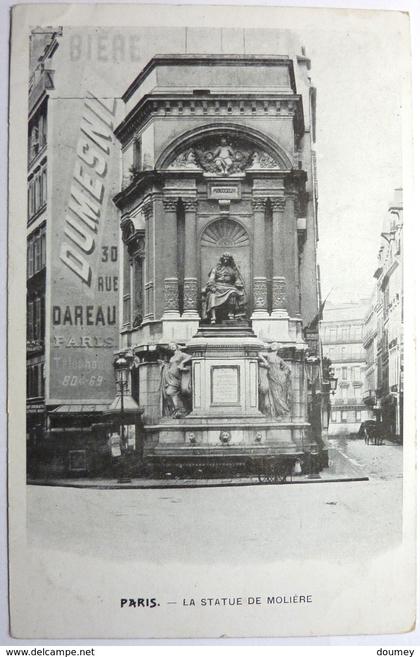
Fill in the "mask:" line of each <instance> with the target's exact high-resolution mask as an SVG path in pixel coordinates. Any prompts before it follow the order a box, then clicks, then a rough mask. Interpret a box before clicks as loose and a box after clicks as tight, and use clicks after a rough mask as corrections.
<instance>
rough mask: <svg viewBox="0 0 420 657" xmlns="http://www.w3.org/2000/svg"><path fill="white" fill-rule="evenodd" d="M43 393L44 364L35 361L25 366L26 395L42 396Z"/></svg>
mask: <svg viewBox="0 0 420 657" xmlns="http://www.w3.org/2000/svg"><path fill="white" fill-rule="evenodd" d="M44 394H45V379H44V365H43V363H37V364H36V365H29V366H28V367H27V368H26V396H27V397H28V398H31V397H43V396H44Z"/></svg>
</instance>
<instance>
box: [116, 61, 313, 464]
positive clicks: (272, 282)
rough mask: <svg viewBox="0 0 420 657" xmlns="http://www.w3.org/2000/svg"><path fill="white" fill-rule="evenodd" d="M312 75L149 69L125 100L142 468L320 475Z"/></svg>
mask: <svg viewBox="0 0 420 657" xmlns="http://www.w3.org/2000/svg"><path fill="white" fill-rule="evenodd" d="M309 65H310V62H309V60H308V59H307V58H306V57H304V56H303V55H300V56H296V55H295V54H294V55H290V56H278V57H276V56H246V55H233V56H232V55H205V56H197V55H195V56H190V55H181V56H179V55H169V56H157V57H154V58H152V59H151V60H150V61H149V63H148V64H147V66H146V67H145V68H144V69H143V70H142V71H141V72H140V74H139V75H138V76H137V78H136V79H135V80H134V81H133V83H132V84H131V85H130V86H129V87H128V89H127V91H126V92H125V93H124V95H123V100H124V102H125V118H124V120H123V121H122V122H121V123H120V125H119V126H118V127H117V129H116V135H117V137H118V139H119V140H120V142H121V149H122V162H123V165H122V166H123V184H122V190H121V192H120V193H119V194H117V195H116V197H115V199H114V201H115V203H116V205H117V206H118V208H119V210H120V213H121V222H120V225H121V235H122V249H121V250H122V257H121V270H120V277H121V280H122V289H121V291H120V299H121V307H122V331H121V343H120V346H121V354H125V355H128V356H129V357H130V358H133V357H134V358H135V362H136V366H134V367H133V368H132V369H131V389H130V394H131V395H132V396H133V397H134V399H135V400H136V401H138V402H139V404H140V405H141V406H142V407H143V408H144V425H145V427H144V443H143V447H142V449H143V453H144V454H145V455H146V457H147V458H149V459H150V460H151V461H153V462H155V463H158V462H159V461H160V462H163V463H170V464H172V465H170V466H168V468H170V469H172V468H173V467H176V465H177V464H179V463H180V462H183V463H184V464H187V465H188V464H189V465H191V466H192V465H193V464H194V462H197V459H198V460H199V461H200V463H205V462H207V463H208V462H209V460H210V459H211V460H212V462H213V463H216V462H218V460H219V461H220V460H222V461H224V462H226V461H227V460H229V459H234V458H237V459H240V457H244V458H245V457H246V458H247V459H248V463H249V460H250V459H251V460H252V459H253V458H254V457H255V458H257V457H258V456H265V455H289V456H292V457H293V456H296V457H302V458H304V455H305V454H309V453H310V452H311V451H312V452H313V451H315V452H317V453H318V454H321V453H322V455H323V457H324V460H325V444H324V443H323V442H322V436H321V431H318V430H317V429H318V428H319V427H320V424H321V421H320V420H318V421H316V420H315V412H314V410H313V409H314V408H317V406H316V404H313V405H312V414H313V417H312V422H311V421H310V419H311V417H310V415H311V403H310V402H308V395H309V394H310V391H311V382H312V380H313V379H311V377H314V376H318V377H319V367H318V372H317V373H316V374H315V375H314V368H313V366H310V365H309V364H308V362H307V357H308V343H307V342H306V340H305V332H304V328H305V327H307V326H308V325H309V324H310V323H311V321H312V320H313V318H314V317H315V316H316V315H317V312H318V307H319V281H318V271H317V266H316V242H317V218H316V205H317V203H316V179H315V175H314V172H315V155H314V152H313V149H312V146H313V141H314V137H315V89H314V88H313V86H312V84H311V81H310V78H309V75H308V68H309ZM315 333H316V327H315ZM312 338H313V334H312ZM316 343H317V341H316V339H315V345H316ZM312 344H314V342H312ZM315 352H316V346H315ZM312 354H313V352H312ZM317 356H319V354H318V353H315V360H316V359H317ZM309 370H311V371H310V372H309ZM315 425H316V426H317V429H315ZM227 446H228V447H229V449H227ZM174 464H175V465H174Z"/></svg>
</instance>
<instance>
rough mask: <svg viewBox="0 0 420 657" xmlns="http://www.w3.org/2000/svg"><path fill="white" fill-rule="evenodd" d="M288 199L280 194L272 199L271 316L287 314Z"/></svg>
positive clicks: (284, 315)
mask: <svg viewBox="0 0 420 657" xmlns="http://www.w3.org/2000/svg"><path fill="white" fill-rule="evenodd" d="M285 205H286V200H285V198H284V197H282V196H279V197H276V198H272V199H271V207H272V211H273V309H272V313H271V317H286V316H287V297H286V276H285V263H286V258H287V255H286V250H287V236H286V231H285V224H284V216H283V213H284V208H285Z"/></svg>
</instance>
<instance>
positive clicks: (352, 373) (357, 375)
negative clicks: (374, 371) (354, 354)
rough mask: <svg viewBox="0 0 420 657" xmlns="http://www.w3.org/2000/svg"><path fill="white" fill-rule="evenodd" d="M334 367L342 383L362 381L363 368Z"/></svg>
mask: <svg viewBox="0 0 420 657" xmlns="http://www.w3.org/2000/svg"><path fill="white" fill-rule="evenodd" d="M333 367H334V374H335V376H336V377H337V378H338V379H341V381H361V368H360V366H359V365H355V366H354V367H336V366H335V365H334V366H333Z"/></svg>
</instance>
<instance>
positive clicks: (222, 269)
mask: <svg viewBox="0 0 420 657" xmlns="http://www.w3.org/2000/svg"><path fill="white" fill-rule="evenodd" d="M203 293H204V294H205V296H206V309H205V315H206V317H209V318H210V323H211V324H216V323H221V322H222V321H223V320H224V319H228V320H235V319H240V318H243V317H244V315H245V285H244V281H243V279H242V276H241V274H240V272H239V269H238V267H237V266H236V264H235V260H234V259H233V256H232V255H231V254H230V253H223V255H222V256H221V257H220V260H219V262H218V263H217V265H216V266H215V267H213V269H212V270H211V271H210V274H209V279H208V281H207V284H206V287H205V288H204V290H203Z"/></svg>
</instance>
